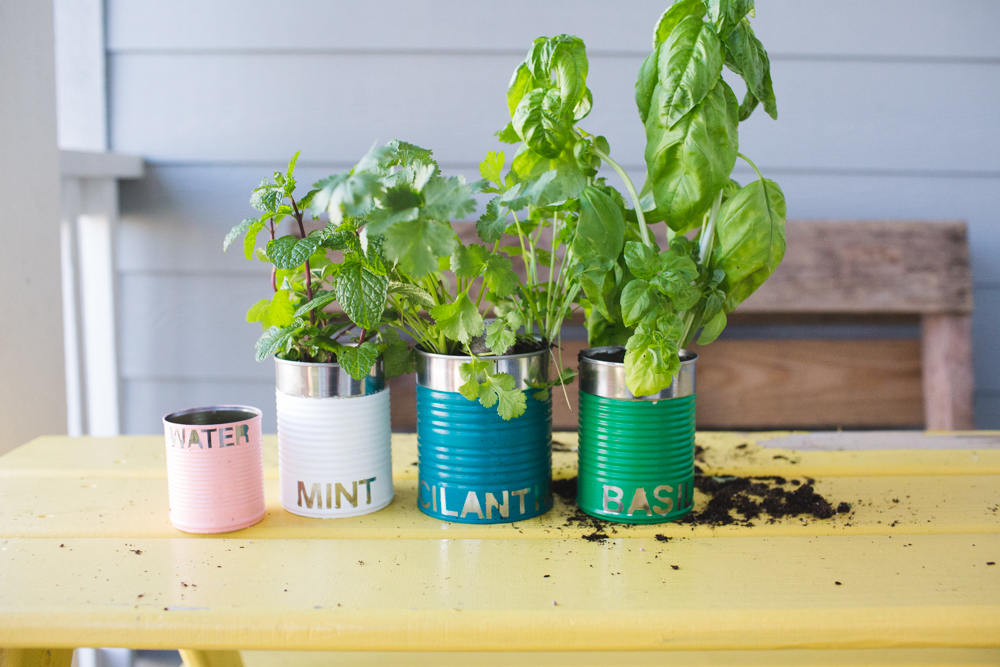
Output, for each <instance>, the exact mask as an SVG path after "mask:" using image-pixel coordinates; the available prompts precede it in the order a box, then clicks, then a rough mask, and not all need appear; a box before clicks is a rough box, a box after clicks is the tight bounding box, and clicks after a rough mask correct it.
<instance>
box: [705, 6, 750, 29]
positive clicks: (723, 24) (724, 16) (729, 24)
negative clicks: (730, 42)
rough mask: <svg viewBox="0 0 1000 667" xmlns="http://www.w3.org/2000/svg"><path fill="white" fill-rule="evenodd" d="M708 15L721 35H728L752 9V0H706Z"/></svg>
mask: <svg viewBox="0 0 1000 667" xmlns="http://www.w3.org/2000/svg"><path fill="white" fill-rule="evenodd" d="M707 1H708V17H709V20H711V21H712V23H713V24H714V25H715V27H716V29H717V30H718V31H719V35H720V36H721V37H723V38H724V37H726V36H727V35H729V33H730V31H731V30H732V29H733V28H734V27H735V26H736V25H737V24H738V23H739V22H740V20H741V19H742V18H743V17H744V16H746V15H747V14H750V13H751V12H753V10H754V7H753V5H754V0H707Z"/></svg>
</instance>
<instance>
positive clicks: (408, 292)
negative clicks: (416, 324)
mask: <svg viewBox="0 0 1000 667" xmlns="http://www.w3.org/2000/svg"><path fill="white" fill-rule="evenodd" d="M388 293H389V294H402V295H403V296H404V297H405V298H407V299H409V300H410V301H412V302H413V303H415V304H416V305H418V306H423V307H424V308H430V307H431V306H433V305H434V299H433V298H432V297H431V294H430V292H428V291H427V290H425V289H423V288H421V287H417V286H416V285H411V284H410V283H400V282H390V283H389V290H388Z"/></svg>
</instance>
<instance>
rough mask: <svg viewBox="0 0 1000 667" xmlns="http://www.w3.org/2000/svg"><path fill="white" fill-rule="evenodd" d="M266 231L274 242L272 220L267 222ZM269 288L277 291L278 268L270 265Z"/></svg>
mask: <svg viewBox="0 0 1000 667" xmlns="http://www.w3.org/2000/svg"><path fill="white" fill-rule="evenodd" d="M267 231H268V232H270V233H271V240H272V241H273V240H274V218H271V219H270V220H268V221H267ZM271 288H272V289H273V290H274V291H275V292H277V291H278V267H276V266H275V265H274V264H272V265H271Z"/></svg>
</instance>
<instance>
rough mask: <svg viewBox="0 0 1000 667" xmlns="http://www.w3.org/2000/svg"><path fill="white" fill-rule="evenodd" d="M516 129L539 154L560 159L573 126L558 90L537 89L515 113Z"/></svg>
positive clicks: (524, 100)
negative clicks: (568, 120)
mask: <svg viewBox="0 0 1000 667" xmlns="http://www.w3.org/2000/svg"><path fill="white" fill-rule="evenodd" d="M511 122H512V123H513V124H514V130H515V131H516V132H517V133H518V135H519V136H520V137H521V138H522V139H524V142H525V143H526V144H527V145H528V146H529V147H530V148H531V149H532V150H533V151H535V152H536V153H538V154H539V155H542V156H544V157H547V158H556V157H559V154H560V153H562V151H563V149H564V148H565V147H566V142H567V141H568V139H569V132H570V127H569V124H568V123H567V122H566V119H565V118H564V117H563V113H562V100H561V98H560V97H559V92H558V91H556V90H552V89H550V90H544V89H539V90H533V91H531V92H530V93H528V94H527V95H525V96H524V97H523V98H522V99H521V102H520V104H518V105H517V109H515V110H514V116H513V120H512V121H511Z"/></svg>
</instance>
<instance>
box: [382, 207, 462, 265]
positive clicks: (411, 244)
mask: <svg viewBox="0 0 1000 667" xmlns="http://www.w3.org/2000/svg"><path fill="white" fill-rule="evenodd" d="M455 241H456V236H455V232H454V231H453V230H452V228H451V226H450V225H447V224H444V223H442V222H436V221H434V220H427V219H426V218H417V219H416V220H413V221H411V222H410V223H408V224H399V225H395V226H393V227H391V228H390V229H388V230H387V231H386V232H385V253H386V256H387V257H388V258H389V259H390V260H392V261H394V262H398V263H399V268H400V269H401V270H402V271H403V272H404V273H406V274H408V275H410V276H411V277H413V278H423V277H424V276H426V275H427V274H428V273H433V272H434V271H436V270H437V268H438V262H437V260H438V257H447V256H448V255H450V254H451V251H452V248H454V246H455Z"/></svg>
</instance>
